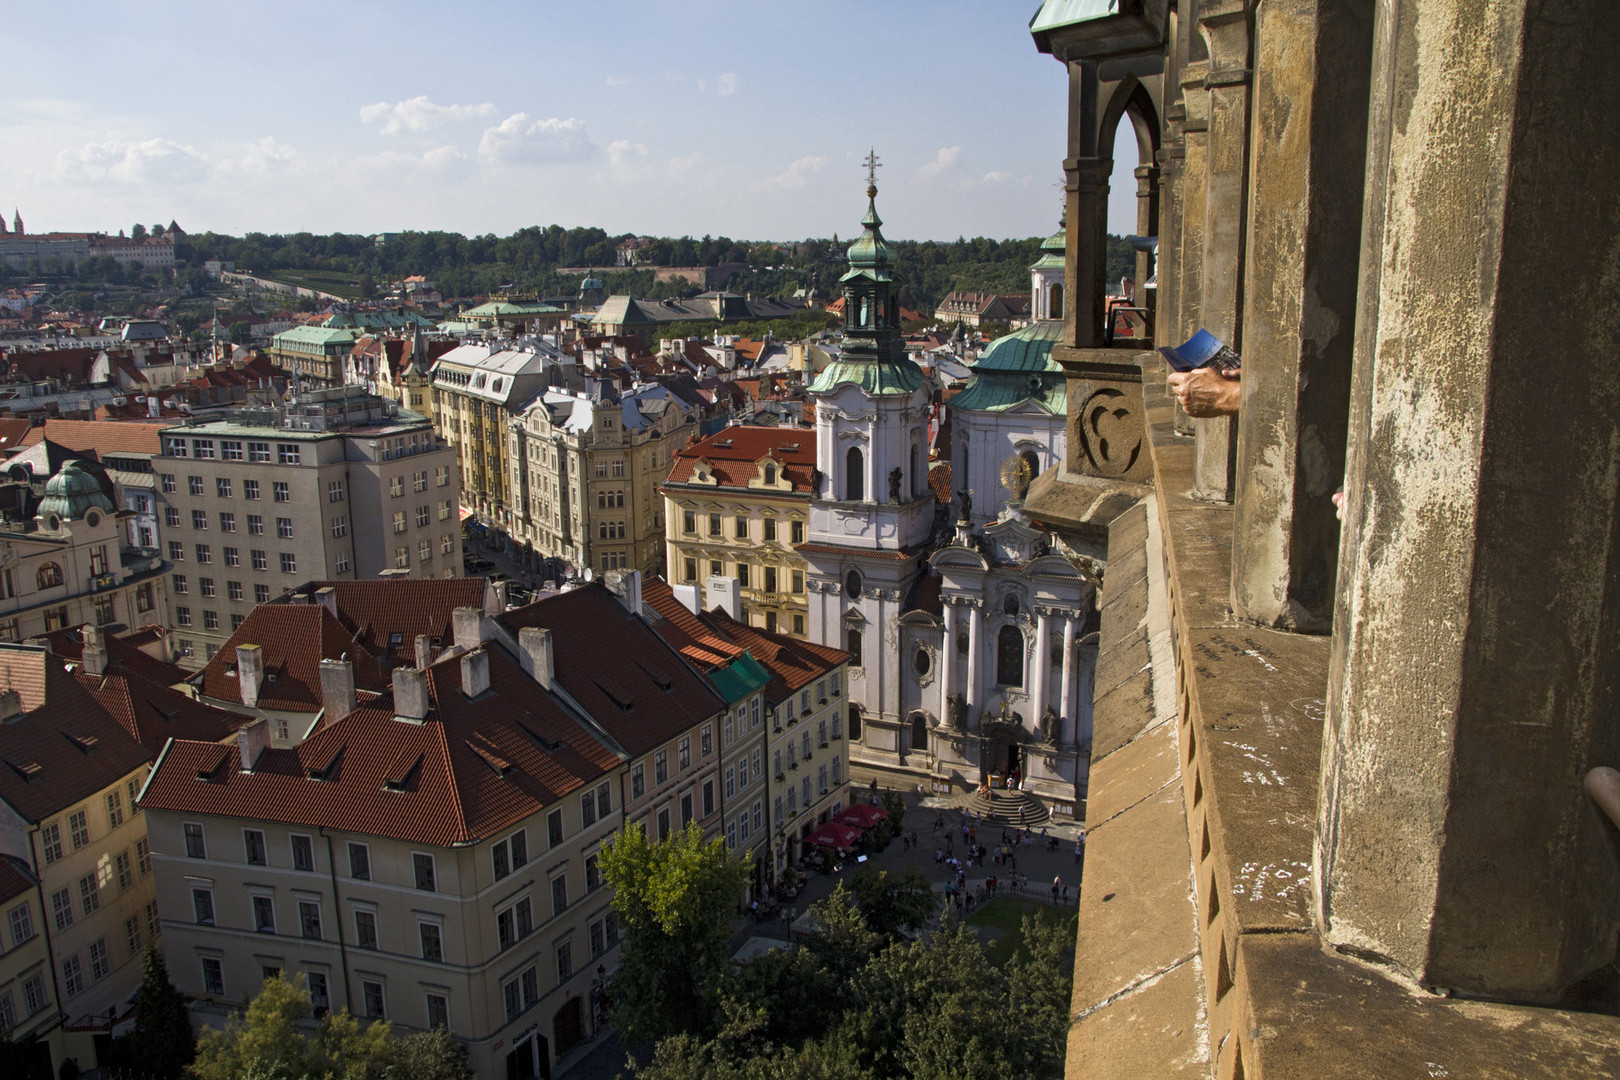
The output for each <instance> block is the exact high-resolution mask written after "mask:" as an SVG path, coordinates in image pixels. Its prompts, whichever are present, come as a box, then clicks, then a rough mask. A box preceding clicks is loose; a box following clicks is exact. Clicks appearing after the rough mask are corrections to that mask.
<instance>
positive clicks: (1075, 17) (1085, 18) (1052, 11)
mask: <svg viewBox="0 0 1620 1080" xmlns="http://www.w3.org/2000/svg"><path fill="white" fill-rule="evenodd" d="M1118 14H1119V0H1044V3H1042V4H1041V6H1040V10H1038V11H1037V12H1035V14H1034V16H1033V17H1032V18H1031V19H1030V20H1029V32H1030V33H1031V34H1042V33H1045V32H1046V31H1048V30H1057V29H1059V28H1060V27H1064V26H1073V25H1074V24H1075V23H1083V22H1091V21H1092V20H1094V19H1101V18H1105V17H1107V16H1109V15H1118Z"/></svg>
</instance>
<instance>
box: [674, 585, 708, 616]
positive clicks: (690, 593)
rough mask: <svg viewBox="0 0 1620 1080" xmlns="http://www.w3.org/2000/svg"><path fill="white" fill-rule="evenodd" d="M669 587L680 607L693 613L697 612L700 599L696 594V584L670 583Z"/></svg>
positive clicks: (700, 602) (700, 603) (700, 604)
mask: <svg viewBox="0 0 1620 1080" xmlns="http://www.w3.org/2000/svg"><path fill="white" fill-rule="evenodd" d="M669 588H670V591H671V592H673V593H674V594H675V599H676V600H679V601H680V603H681V606H682V607H684V608H685V609H686V610H687V611H690V612H691V613H692V614H694V615H696V614H697V613H698V609H699V608H700V607H702V600H701V599H700V598H699V596H698V587H697V586H696V585H671V586H670V587H669Z"/></svg>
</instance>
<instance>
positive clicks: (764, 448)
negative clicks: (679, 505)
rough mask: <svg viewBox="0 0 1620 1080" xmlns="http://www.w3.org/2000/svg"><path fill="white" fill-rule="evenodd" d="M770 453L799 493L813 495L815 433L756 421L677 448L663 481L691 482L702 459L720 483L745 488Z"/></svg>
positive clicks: (729, 428)
mask: <svg viewBox="0 0 1620 1080" xmlns="http://www.w3.org/2000/svg"><path fill="white" fill-rule="evenodd" d="M767 455H769V456H771V457H774V458H775V459H776V460H777V461H778V462H780V463H781V464H782V475H783V476H785V477H786V478H787V479H788V480H791V481H792V482H793V490H794V492H795V493H796V494H800V495H808V494H810V472H811V470H812V469H814V468H815V467H816V433H815V431H813V430H812V429H810V428H784V427H766V426H764V425H753V424H740V425H737V426H735V427H727V428H721V429H720V430H719V431H717V432H715V433H714V434H713V435H710V436H709V437H708V438H706V439H699V440H698V441H697V442H695V443H690V444H688V445H687V446H684V447H682V448H681V449H679V450H677V451H675V456H674V459H673V460H672V461H671V462H670V466H669V477H668V479H666V480H665V481H664V482H665V483H667V484H686V483H691V482H692V476H693V474H694V473H695V472H696V470H697V464H698V462H699V461H700V460H701V461H704V462H707V463H708V465H709V470H710V472H712V473H713V474H714V478H715V479H716V480H718V481H719V482H720V484H721V486H723V487H738V488H741V487H746V486H747V485H748V483H749V482H750V481H751V480H753V479H754V477H755V476H757V475H758V474H759V468H758V463H759V462H760V461H762V460H763V459H764V458H765V457H766V456H767ZM770 494H780V493H779V492H771V493H770Z"/></svg>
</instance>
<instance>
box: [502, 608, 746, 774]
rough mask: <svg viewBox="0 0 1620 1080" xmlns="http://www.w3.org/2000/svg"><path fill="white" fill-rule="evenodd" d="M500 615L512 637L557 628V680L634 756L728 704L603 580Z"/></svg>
mask: <svg viewBox="0 0 1620 1080" xmlns="http://www.w3.org/2000/svg"><path fill="white" fill-rule="evenodd" d="M496 619H497V621H498V622H499V623H501V625H502V626H504V627H505V628H506V629H507V630H509V631H510V632H511V634H512V636H513V637H514V638H515V637H517V635H518V631H519V630H521V629H522V628H524V627H527V626H538V627H543V628H546V629H549V630H551V631H552V642H553V644H552V648H553V650H554V651H555V655H556V663H557V680H558V682H560V683H561V684H562V686H563V688H564V689H565V690H566V691H567V692H568V694H569V696H570V697H572V698H573V699H574V700H575V701H577V702H578V703H579V704H580V706H581V707H582V708H584V709H585V711H586V712H587V713H589V714H590V715H591V717H592V718H593V719H594V720H596V722H597V723H599V724H601V725H602V727H603V728H604V729H605V730H606V731H607V733H608V734H609V735H611V736H612V737H613V739H614V740H615V741H616V742H617V743H618V744H619V745H620V746H621V747H623V748H624V749H625V750H626V751H627V752H628V753H629V754H630V755H631V756H636V755H640V754H643V753H645V752H646V751H648V750H651V749H652V748H653V747H655V746H660V745H662V744H663V743H666V742H668V741H669V740H670V739H672V738H674V737H675V736H676V735H678V734H680V733H681V732H683V731H687V730H690V729H691V728H692V727H694V726H695V725H697V724H699V723H701V722H702V721H704V720H706V719H708V718H709V717H712V716H714V715H715V714H716V713H718V712H720V711H721V710H723V709H724V708H725V706H726V702H725V699H724V698H722V697H721V696H720V695H718V694H716V693H715V692H714V691H713V690H712V689H710V687H709V685H708V684H707V683H706V682H705V681H704V680H703V679H702V678H700V677H699V676H698V675H697V673H696V672H694V671H693V670H692V669H691V668H690V667H688V666H687V665H686V664H684V663H682V662H681V659H680V657H679V656H677V655H676V653H675V652H674V650H673V649H671V648H670V646H669V645H668V644H667V643H666V642H665V641H664V639H663V638H661V637H659V636H658V634H656V633H654V632H653V629H652V628H651V627H650V626H648V625H647V623H646V622H644V621H643V620H642V619H641V618H639V617H637V616H633V615H631V614H630V613H629V612H628V611H626V610H625V609H624V608H623V607H622V606H621V605H620V604H619V602H618V601H617V600H616V599H614V597H613V595H612V594H611V593H609V592H608V591H607V588H606V587H605V586H604V585H603V584H602V583H601V582H600V581H597V582H593V583H592V584H590V585H587V586H585V587H584V588H580V589H573V590H571V591H569V592H564V593H558V594H556V595H554V596H548V597H544V598H542V599H540V600H536V601H535V602H534V603H532V604H529V605H528V606H526V607H521V608H517V609H516V610H513V611H508V612H506V613H504V614H502V615H499V616H497V617H496Z"/></svg>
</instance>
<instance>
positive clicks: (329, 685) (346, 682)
mask: <svg viewBox="0 0 1620 1080" xmlns="http://www.w3.org/2000/svg"><path fill="white" fill-rule="evenodd" d="M321 704H322V706H323V707H324V708H325V709H326V719H327V720H328V721H332V720H336V719H337V718H338V717H340V716H348V715H349V714H350V713H352V712H354V708H355V705H356V699H355V695H354V664H353V663H351V662H350V661H348V660H322V661H321Z"/></svg>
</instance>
